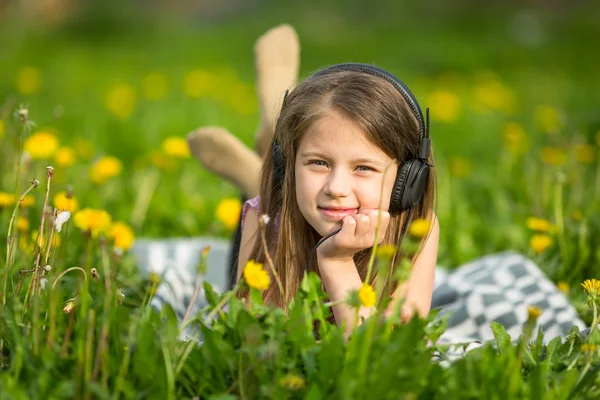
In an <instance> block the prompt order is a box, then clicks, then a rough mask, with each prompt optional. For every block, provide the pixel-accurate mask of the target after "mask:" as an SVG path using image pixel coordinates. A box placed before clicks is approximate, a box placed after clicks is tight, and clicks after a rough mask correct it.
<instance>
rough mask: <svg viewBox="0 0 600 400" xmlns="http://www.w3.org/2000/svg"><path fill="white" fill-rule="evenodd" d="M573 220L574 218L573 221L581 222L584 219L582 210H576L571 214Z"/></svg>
mask: <svg viewBox="0 0 600 400" xmlns="http://www.w3.org/2000/svg"><path fill="white" fill-rule="evenodd" d="M571 218H573V221H581V220H582V219H583V214H582V213H581V210H574V211H573V213H572V214H571Z"/></svg>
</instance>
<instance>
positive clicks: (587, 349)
mask: <svg viewBox="0 0 600 400" xmlns="http://www.w3.org/2000/svg"><path fill="white" fill-rule="evenodd" d="M596 350H598V346H597V345H595V344H592V343H584V344H582V345H581V351H582V352H583V353H587V354H589V355H591V354H594V353H595V352H596Z"/></svg>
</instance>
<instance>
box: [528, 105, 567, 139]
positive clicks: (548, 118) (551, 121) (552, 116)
mask: <svg viewBox="0 0 600 400" xmlns="http://www.w3.org/2000/svg"><path fill="white" fill-rule="evenodd" d="M535 120H536V124H537V127H538V129H539V130H540V131H542V132H544V133H557V132H558V131H559V130H560V129H561V128H562V127H563V126H564V116H563V114H562V112H561V111H559V110H558V109H557V108H555V107H552V106H549V105H547V104H543V105H540V106H539V107H537V108H536V110H535Z"/></svg>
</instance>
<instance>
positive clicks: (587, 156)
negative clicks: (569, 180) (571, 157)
mask: <svg viewBox="0 0 600 400" xmlns="http://www.w3.org/2000/svg"><path fill="white" fill-rule="evenodd" d="M595 160H596V151H595V150H594V148H593V147H592V146H590V145H589V144H578V145H576V146H575V161H577V162H578V163H580V164H592V163H593V162H594V161H595Z"/></svg>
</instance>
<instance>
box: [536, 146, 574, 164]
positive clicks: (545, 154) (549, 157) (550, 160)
mask: <svg viewBox="0 0 600 400" xmlns="http://www.w3.org/2000/svg"><path fill="white" fill-rule="evenodd" d="M540 158H541V159H542V162H543V163H544V164H548V165H555V166H560V165H563V164H564V163H565V162H566V161H567V153H566V152H565V151H564V150H563V149H560V148H558V147H551V146H546V147H542V148H541V149H540Z"/></svg>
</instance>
